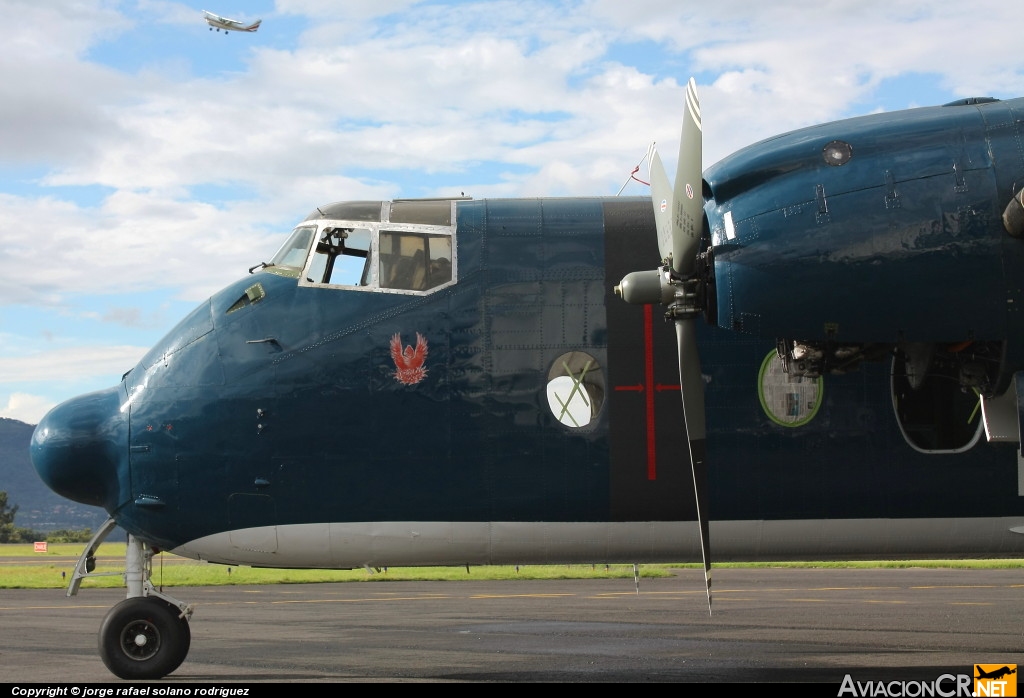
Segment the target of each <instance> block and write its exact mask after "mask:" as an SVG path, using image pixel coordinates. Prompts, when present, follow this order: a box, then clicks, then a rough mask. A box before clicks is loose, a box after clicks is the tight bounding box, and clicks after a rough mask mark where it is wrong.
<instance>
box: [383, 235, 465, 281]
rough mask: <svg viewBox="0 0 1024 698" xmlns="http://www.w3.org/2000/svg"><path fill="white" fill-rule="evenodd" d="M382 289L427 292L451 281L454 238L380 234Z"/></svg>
mask: <svg viewBox="0 0 1024 698" xmlns="http://www.w3.org/2000/svg"><path fill="white" fill-rule="evenodd" d="M379 278H380V287H381V288H393V289H403V290H408V291H426V290H428V289H431V288H434V287H436V286H440V285H441V284H445V283H448V282H449V281H451V280H452V239H451V237H449V236H447V235H427V234H422V233H405V232H390V231H381V233H380V276H379Z"/></svg>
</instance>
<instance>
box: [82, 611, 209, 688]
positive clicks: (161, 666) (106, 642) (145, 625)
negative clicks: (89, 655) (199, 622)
mask: <svg viewBox="0 0 1024 698" xmlns="http://www.w3.org/2000/svg"><path fill="white" fill-rule="evenodd" d="M179 615H180V614H179V611H178V609H177V608H176V607H175V606H173V605H171V604H169V603H167V602H166V601H164V600H163V599H158V598H154V597H137V598H132V599H125V600H124V601H122V602H121V603H119V604H117V605H116V606H114V607H113V608H112V609H110V612H109V613H107V617H106V618H104V619H103V625H102V626H101V627H100V637H99V648H100V657H101V658H102V659H103V663H104V664H106V665H107V668H108V669H110V671H111V672H112V673H113V674H114V675H115V676H118V677H120V678H122V679H159V678H162V677H164V676H167V674H170V673H171V672H172V671H174V670H175V669H177V668H178V667H179V666H181V663H182V662H183V661H185V656H186V655H187V654H188V649H189V645H190V644H191V642H192V632H191V630H190V629H189V626H188V621H187V620H185V619H184V618H179V617H178V616H179Z"/></svg>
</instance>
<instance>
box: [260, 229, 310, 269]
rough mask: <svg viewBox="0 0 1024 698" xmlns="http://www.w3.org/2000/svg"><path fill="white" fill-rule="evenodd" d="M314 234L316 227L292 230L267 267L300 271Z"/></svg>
mask: <svg viewBox="0 0 1024 698" xmlns="http://www.w3.org/2000/svg"><path fill="white" fill-rule="evenodd" d="M315 234H316V226H312V225H303V226H299V227H298V228H296V229H295V230H293V231H292V234H291V235H290V236H288V240H287V242H285V243H284V245H282V246H281V249H279V250H278V251H277V254H275V255H274V258H273V259H272V260H270V264H269V265H268V266H272V267H291V268H292V269H296V270H297V269H302V267H303V266H305V264H306V255H307V254H309V245H310V244H311V243H312V242H313V236H314V235H315Z"/></svg>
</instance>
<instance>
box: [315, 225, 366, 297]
mask: <svg viewBox="0 0 1024 698" xmlns="http://www.w3.org/2000/svg"><path fill="white" fill-rule="evenodd" d="M372 237H373V236H372V234H371V231H370V230H368V229H366V228H341V227H325V228H323V229H322V230H321V231H320V235H319V239H318V240H317V243H316V252H315V253H314V255H313V259H312V261H311V262H310V264H309V271H307V272H306V281H310V282H313V283H321V284H340V285H344V286H368V285H370V284H371V283H372V281H373V279H372V278H371V268H372V265H371V264H370V244H371V241H372Z"/></svg>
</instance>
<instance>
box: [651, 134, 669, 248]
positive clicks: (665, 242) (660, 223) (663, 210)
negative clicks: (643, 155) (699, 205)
mask: <svg viewBox="0 0 1024 698" xmlns="http://www.w3.org/2000/svg"><path fill="white" fill-rule="evenodd" d="M649 164H650V168H649V174H650V180H651V201H652V203H653V204H654V225H655V226H656V227H657V230H658V252H660V253H661V261H662V262H664V263H666V264H667V263H668V259H669V255H671V254H672V184H671V183H670V182H669V181H668V173H667V172H665V165H663V164H662V162H661V156H660V155H658V151H657V150H655V149H654V146H651V160H650V163H649Z"/></svg>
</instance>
